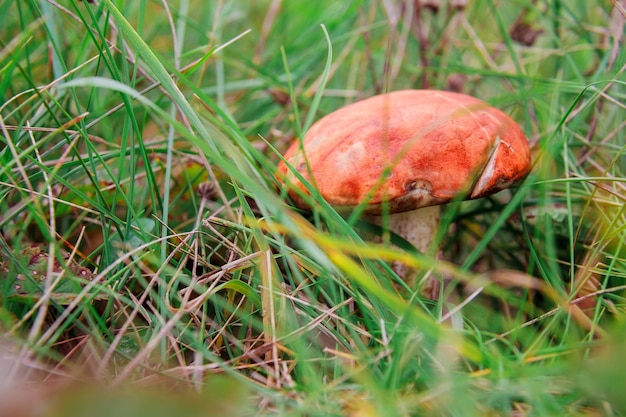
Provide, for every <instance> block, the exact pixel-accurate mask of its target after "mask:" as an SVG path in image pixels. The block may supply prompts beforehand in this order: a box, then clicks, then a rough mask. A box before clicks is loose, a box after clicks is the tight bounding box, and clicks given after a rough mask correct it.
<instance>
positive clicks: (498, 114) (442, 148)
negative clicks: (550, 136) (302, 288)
mask: <svg viewBox="0 0 626 417" xmlns="http://www.w3.org/2000/svg"><path fill="white" fill-rule="evenodd" d="M305 155H306V158H305ZM285 160H286V161H287V163H288V164H289V165H291V166H292V167H293V169H295V170H297V171H298V172H299V173H300V174H301V175H302V176H303V177H304V178H305V179H307V180H308V181H310V182H311V183H312V184H314V185H315V187H316V188H317V189H318V190H319V192H320V194H321V195H322V197H323V198H324V199H325V200H326V201H327V202H328V203H329V204H331V205H332V206H335V207H336V208H338V209H341V208H350V207H355V206H358V205H360V204H365V205H366V212H368V213H379V212H380V210H381V207H382V205H383V203H384V202H388V204H389V208H390V212H392V213H395V212H401V211H409V210H414V209H416V208H420V207H425V206H430V205H436V204H444V203H447V202H449V201H451V200H452V199H454V198H455V197H457V196H459V195H461V196H463V197H466V198H469V199H473V198H479V197H483V196H486V195H489V194H493V193H495V192H498V191H500V190H502V189H505V188H507V187H509V186H511V185H513V184H515V183H516V182H518V181H520V180H521V179H523V178H524V177H525V176H526V175H527V174H528V172H529V171H530V164H531V162H530V150H529V147H528V141H527V139H526V137H525V136H524V133H523V132H522V130H521V129H520V127H519V126H518V125H517V124H516V123H515V122H514V121H513V120H512V119H511V118H510V117H509V116H507V115H506V114H505V113H503V112H502V111H500V110H498V109H496V108H494V107H491V106H490V105H488V104H487V103H485V102H483V101H481V100H479V99H477V98H474V97H470V96H468V95H465V94H459V93H452V92H447V91H437V90H404V91H395V92H392V93H388V94H382V95H378V96H374V97H371V98H368V99H365V100H362V101H359V102H356V103H353V104H350V105H348V106H346V107H343V108H341V109H339V110H337V111H335V112H333V113H330V114H328V115H327V116H325V117H323V118H322V119H320V120H319V121H317V122H316V123H314V124H313V125H312V126H311V128H310V129H309V131H308V132H307V133H306V135H305V137H304V139H303V140H302V146H300V141H295V142H294V143H293V144H292V145H291V147H290V148H289V149H288V150H287V152H286V153H285ZM307 164H308V166H307ZM278 172H279V175H281V177H282V179H283V180H284V181H285V183H287V184H295V186H296V187H299V188H301V189H302V190H305V189H306V188H305V187H304V185H303V184H301V183H300V182H299V181H298V180H297V179H296V177H295V175H294V173H293V172H291V169H290V168H288V166H287V165H286V164H285V163H283V162H281V163H280V164H279V166H278ZM309 172H310V173H312V175H313V178H311V177H310V175H309ZM289 194H290V196H291V198H292V199H293V201H294V203H295V204H296V205H297V206H299V207H301V208H306V207H307V204H306V203H305V202H304V201H303V200H302V199H301V198H300V197H299V196H298V194H297V193H295V192H294V190H293V189H292V190H291V191H290V192H289Z"/></svg>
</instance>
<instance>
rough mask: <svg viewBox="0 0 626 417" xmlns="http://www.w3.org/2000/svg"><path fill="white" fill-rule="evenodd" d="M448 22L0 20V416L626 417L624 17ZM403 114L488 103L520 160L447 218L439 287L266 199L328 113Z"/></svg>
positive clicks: (282, 200) (265, 14)
mask: <svg viewBox="0 0 626 417" xmlns="http://www.w3.org/2000/svg"><path fill="white" fill-rule="evenodd" d="M451 3H453V2H450V4H449V2H445V1H444V2H442V5H441V7H439V9H438V10H435V9H433V8H432V7H425V6H423V5H420V2H410V1H398V2H390V1H383V2H371V1H355V2H343V3H341V2H330V1H321V2H308V3H306V2H299V1H297V2H281V1H260V2H253V3H251V4H244V3H237V2H222V1H217V2H198V1H192V0H181V1H179V2H149V1H139V2H114V1H112V0H102V1H93V2H79V1H76V0H69V1H68V2H65V3H63V4H61V3H58V2H52V1H51V2H43V1H35V0H23V1H15V2H13V1H5V2H0V25H1V26H2V28H3V34H2V35H0V97H2V100H1V103H2V104H0V271H1V273H0V274H1V275H0V276H1V278H0V323H1V324H0V330H1V331H2V338H1V339H0V352H1V353H2V356H1V358H2V359H1V360H0V373H1V374H2V375H3V379H2V380H3V382H2V385H1V386H0V398H3V399H4V400H3V401H5V400H6V401H7V404H11V407H14V408H11V410H21V411H22V412H24V413H35V412H36V410H35V409H34V408H32V407H33V406H32V404H31V403H29V401H28V400H25V399H22V397H20V395H17V394H16V393H24V392H26V393H28V394H29V395H37V396H38V397H37V398H40V399H41V402H42V404H46V406H47V407H48V411H49V412H50V413H51V415H54V413H57V414H63V415H66V414H67V413H68V412H71V410H74V411H76V412H77V413H79V412H80V410H82V409H83V407H84V406H85V404H90V403H91V401H93V403H94V404H95V403H103V404H110V403H115V402H116V401H117V402H118V405H119V406H120V407H121V408H120V413H128V414H137V413H139V412H142V410H143V411H144V412H152V413H153V414H154V413H156V411H154V412H153V411H150V410H152V409H153V404H154V403H155V402H156V403H157V404H158V403H160V402H161V401H163V407H162V408H160V410H161V411H164V410H170V409H175V410H177V409H178V410H180V409H182V408H185V407H187V408H185V413H186V414H190V415H191V414H194V413H197V414H203V413H205V412H206V410H207V408H206V407H208V406H207V404H218V405H219V407H220V409H221V410H225V411H224V412H225V413H230V414H231V415H264V414H279V415H351V416H356V415H385V416H394V415H398V416H405V415H458V416H461V415H462V416H471V415H480V416H484V415H581V416H583V415H607V416H610V415H624V414H625V412H626V405H625V404H624V400H623V398H622V395H621V392H620V391H619V389H617V387H621V383H620V382H619V381H622V380H624V378H625V375H626V373H625V372H624V371H623V370H622V369H620V367H619V366H615V364H618V363H619V362H620V358H621V355H622V352H623V348H624V341H623V336H622V334H623V329H622V327H623V324H622V322H623V308H624V300H623V294H624V288H625V287H624V277H625V276H626V262H625V251H624V243H625V242H626V238H625V233H626V232H625V231H626V228H625V226H624V225H625V224H626V222H625V216H624V208H623V207H624V178H625V177H624V166H625V165H624V160H625V158H626V156H625V153H624V149H625V146H626V145H625V144H626V140H625V139H626V138H625V136H624V129H623V127H624V122H623V120H624V119H626V118H625V117H624V116H625V112H624V106H623V104H622V103H623V102H624V88H625V85H624V76H623V73H624V65H625V61H624V52H623V50H622V48H620V45H621V42H622V38H623V35H624V15H623V9H622V8H620V7H618V6H617V5H609V4H608V3H606V2H601V1H588V2H575V1H535V2H507V3H506V4H499V3H498V4H496V3H495V2H493V1H491V0H476V1H473V2H470V4H469V5H467V7H464V8H463V7H461V8H458V7H457V8H455V7H450V6H451ZM404 88H439V89H449V90H455V91H462V92H465V93H468V94H471V95H474V96H477V97H480V98H481V99H484V100H486V101H488V102H490V103H491V104H493V105H495V106H497V107H499V108H501V109H503V110H504V111H506V112H507V113H509V114H510V115H511V116H512V117H513V118H515V119H516V121H518V123H519V124H520V125H521V126H522V128H523V129H524V131H525V132H526V134H527V136H528V138H529V141H530V144H531V149H532V151H533V159H534V167H533V172H532V174H531V176H530V177H529V178H528V179H527V180H526V181H525V182H524V183H523V184H522V185H521V186H519V187H518V188H517V189H515V190H513V191H511V192H506V193H501V194H498V195H496V196H493V197H491V198H486V199H481V200H477V201H472V202H464V203H456V204H452V205H449V206H447V207H446V208H445V212H444V216H443V221H442V228H441V236H442V253H443V259H446V260H447V261H440V260H437V259H433V258H431V257H428V256H420V255H416V254H414V253H411V252H407V251H405V250H403V249H401V248H395V247H390V246H386V245H382V244H373V243H369V242H364V241H363V239H362V238H361V237H360V236H359V234H358V233H357V231H356V226H357V225H356V223H355V222H354V221H353V219H344V218H342V217H341V216H339V215H338V214H337V213H336V212H335V211H334V210H333V209H332V208H330V207H328V206H327V205H324V204H321V205H320V207H318V208H316V209H315V210H314V211H313V212H312V213H305V212H301V211H298V210H296V209H294V208H293V207H291V206H290V205H289V204H288V199H287V198H286V192H285V190H283V189H281V187H280V185H279V184H277V183H276V179H275V177H274V172H275V167H276V164H277V163H278V161H279V160H280V152H281V151H284V150H285V149H286V148H287V146H288V145H289V144H290V142H291V140H293V139H294V138H295V137H300V136H301V135H302V134H303V132H305V131H306V129H308V127H309V126H310V125H311V123H312V122H313V121H314V120H316V119H317V118H319V117H320V116H321V115H324V114H326V113H328V112H330V111H332V110H334V109H337V108H338V107H340V106H342V105H344V104H347V103H350V102H353V101H355V100H358V99H361V98H365V97H368V96H371V95H373V94H376V93H380V92H384V91H391V90H399V89H404ZM394 259H400V260H403V261H405V262H407V263H409V264H411V265H413V266H415V267H418V268H420V270H422V271H423V273H424V275H426V274H435V275H445V276H446V277H449V279H450V283H449V284H447V285H446V289H445V290H446V294H445V297H441V299H439V300H436V301H432V300H426V299H423V298H422V297H421V296H420V294H419V293H418V292H413V291H411V290H410V289H408V288H406V287H405V286H403V285H402V283H401V282H399V280H398V278H397V277H396V276H395V275H394V274H393V272H392V271H391V269H390V268H389V267H388V263H389V261H391V260H394ZM609 381H610V382H609ZM102 385H104V386H106V387H107V390H110V391H107V392H101V388H100V387H102ZM129 386H132V387H133V389H135V387H143V388H144V389H143V390H142V394H141V395H138V396H137V397H132V396H131V397H128V396H125V394H124V393H125V392H127V387H129ZM90 387H93V388H90ZM165 391H167V392H168V393H177V395H176V396H173V397H172V398H174V399H167V398H163V397H165V396H163V395H162V394H161V393H163V392H165ZM194 391H195V392H196V394H193V393H194ZM155 393H156V394H155ZM169 395H173V394H168V396H169ZM181 403H184V406H183V405H182V404H181ZM121 404H127V405H128V406H127V407H126V408H124V407H122V405H121ZM103 407H105V405H103ZM8 409H9V408H7V410H8ZM67 410H70V411H67ZM16 412H17V411H16ZM159 412H160V411H159Z"/></svg>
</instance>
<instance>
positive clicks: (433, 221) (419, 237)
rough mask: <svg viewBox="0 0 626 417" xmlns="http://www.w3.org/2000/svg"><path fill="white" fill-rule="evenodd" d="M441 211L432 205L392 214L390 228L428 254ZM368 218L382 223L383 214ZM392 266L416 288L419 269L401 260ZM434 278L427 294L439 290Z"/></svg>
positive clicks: (427, 286)
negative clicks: (436, 287)
mask: <svg viewBox="0 0 626 417" xmlns="http://www.w3.org/2000/svg"><path fill="white" fill-rule="evenodd" d="M440 211H441V210H440V208H439V206H430V207H423V208H420V209H417V210H411V211H404V212H401V213H393V214H390V215H389V230H390V231H392V232H394V233H395V234H397V235H398V236H401V237H402V238H404V239H405V240H406V241H408V242H409V243H411V244H412V245H413V246H415V248H416V249H417V250H419V251H420V252H421V253H423V254H428V253H430V251H431V250H432V248H431V246H432V242H433V240H434V237H435V234H436V233H437V230H438V228H439V219H440ZM367 220H369V221H371V222H373V223H376V224H378V225H382V218H381V216H374V215H370V216H368V217H367ZM438 252H439V250H435V253H438ZM391 268H392V269H393V271H394V272H395V273H396V274H397V275H398V276H399V277H400V278H401V279H402V280H403V281H404V282H406V283H407V285H409V287H411V288H416V286H417V272H418V271H416V270H415V269H414V268H411V267H409V266H408V265H406V264H404V263H402V262H400V261H394V262H392V264H391ZM432 280H433V278H431V279H430V280H429V282H427V284H426V288H425V290H426V293H427V294H432V292H433V291H436V290H437V289H435V288H432V287H433V286H435V285H436V283H435V282H431V281H432ZM436 292H438V291H436Z"/></svg>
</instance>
